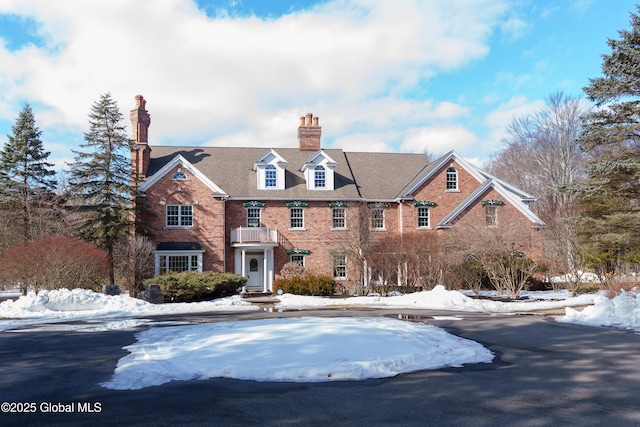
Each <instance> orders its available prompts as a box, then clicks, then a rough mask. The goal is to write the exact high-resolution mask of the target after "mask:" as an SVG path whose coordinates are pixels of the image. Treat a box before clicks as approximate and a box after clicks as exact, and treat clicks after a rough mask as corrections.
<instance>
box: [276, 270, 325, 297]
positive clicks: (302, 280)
mask: <svg viewBox="0 0 640 427" xmlns="http://www.w3.org/2000/svg"><path fill="white" fill-rule="evenodd" d="M273 287H274V290H275V291H276V292H277V291H278V290H282V292H285V293H290V294H296V295H317V296H328V295H333V294H334V293H335V289H336V285H335V282H334V281H333V277H331V276H329V275H326V274H307V275H305V276H293V277H286V278H285V277H282V278H280V279H278V280H276V281H275V283H274V284H273Z"/></svg>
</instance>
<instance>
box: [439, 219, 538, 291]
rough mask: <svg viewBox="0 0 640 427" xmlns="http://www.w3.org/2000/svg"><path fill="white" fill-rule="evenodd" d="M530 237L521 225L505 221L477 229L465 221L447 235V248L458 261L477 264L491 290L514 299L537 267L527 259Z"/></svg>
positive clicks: (476, 224) (477, 225)
mask: <svg viewBox="0 0 640 427" xmlns="http://www.w3.org/2000/svg"><path fill="white" fill-rule="evenodd" d="M524 229H526V228H524ZM533 233H534V231H533V230H532V229H529V231H528V232H523V227H522V226H521V224H518V222H517V221H509V220H508V219H507V218H504V219H502V220H501V221H500V224H499V225H498V226H492V227H487V226H484V225H480V222H479V221H477V218H466V219H463V220H462V221H460V222H459V223H458V224H456V227H455V228H454V229H453V230H451V233H448V234H447V247H448V248H449V250H454V251H456V252H457V255H456V256H458V257H461V258H462V259H464V258H469V257H472V258H473V259H475V260H477V262H478V263H479V264H480V265H481V266H482V269H483V270H484V271H485V272H486V273H487V276H488V277H489V280H490V281H491V284H492V285H493V286H494V287H495V289H496V290H497V291H498V292H499V293H501V294H502V293H505V292H506V293H507V295H508V296H509V298H512V299H515V298H517V297H518V294H519V293H520V291H522V290H523V289H524V288H525V285H526V283H527V281H528V279H529V278H530V277H531V275H532V274H533V273H534V272H535V271H536V268H537V266H538V263H537V262H536V261H533V260H531V259H530V258H529V257H528V256H527V255H528V254H529V253H530V251H531V249H532V247H533V242H534V239H535V236H534V234H533Z"/></svg>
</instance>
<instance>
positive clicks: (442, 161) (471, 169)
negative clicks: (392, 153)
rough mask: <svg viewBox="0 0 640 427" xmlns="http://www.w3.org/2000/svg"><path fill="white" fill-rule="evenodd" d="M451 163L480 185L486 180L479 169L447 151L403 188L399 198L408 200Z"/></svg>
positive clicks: (456, 154)
mask: <svg viewBox="0 0 640 427" xmlns="http://www.w3.org/2000/svg"><path fill="white" fill-rule="evenodd" d="M451 161H455V162H456V163H457V164H459V165H460V166H461V167H462V168H463V169H464V170H465V171H467V172H468V173H469V174H470V175H471V176H472V177H474V178H475V179H476V180H477V181H478V183H482V182H484V181H485V180H486V179H487V177H486V176H485V175H484V174H483V172H482V171H481V170H480V169H478V168H477V167H475V166H473V165H472V164H471V163H469V162H467V161H466V160H464V159H463V158H462V157H460V156H459V155H458V153H456V152H455V151H449V152H448V153H447V154H445V155H444V156H442V157H440V158H439V159H437V160H436V161H434V162H433V163H431V164H430V165H429V168H428V169H427V171H426V173H425V174H424V175H421V176H419V177H418V178H417V180H415V181H414V182H412V183H409V184H408V185H407V187H405V188H406V189H405V190H403V192H402V194H400V197H401V198H410V197H411V195H413V193H415V192H416V191H417V190H418V189H419V188H420V187H422V185H424V183H425V182H427V180H429V178H431V177H432V176H434V175H435V174H436V173H437V172H438V171H440V169H442V168H443V167H444V166H446V165H447V164H448V163H450V162H451Z"/></svg>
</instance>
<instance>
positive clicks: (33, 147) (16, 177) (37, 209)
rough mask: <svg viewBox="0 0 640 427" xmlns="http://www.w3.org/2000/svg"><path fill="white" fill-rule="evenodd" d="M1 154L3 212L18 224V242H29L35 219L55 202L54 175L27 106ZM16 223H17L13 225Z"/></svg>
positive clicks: (0, 193) (0, 182) (0, 186)
mask: <svg viewBox="0 0 640 427" xmlns="http://www.w3.org/2000/svg"><path fill="white" fill-rule="evenodd" d="M11 130H12V134H11V135H7V138H8V140H7V142H6V143H5V145H4V147H3V149H2V151H0V201H1V202H2V209H3V210H4V211H5V213H6V212H10V213H11V217H12V218H13V219H14V222H15V223H17V224H20V225H19V227H20V228H21V230H20V232H19V233H17V234H19V235H20V236H21V239H20V240H31V239H32V238H34V237H37V236H35V235H34V234H37V233H35V232H34V227H35V226H34V224H35V223H36V222H37V221H36V217H37V216H39V215H46V213H45V212H44V210H46V208H47V206H48V205H50V202H52V201H54V200H55V195H54V190H55V187H56V181H55V179H53V178H52V177H53V176H54V175H55V174H56V173H55V172H54V171H53V170H52V169H51V168H52V167H53V164H51V163H48V162H47V159H48V157H49V154H50V153H49V152H47V151H45V150H44V147H43V145H42V141H41V140H40V135H41V134H42V132H41V131H40V130H39V129H38V127H37V126H36V120H35V118H34V116H33V112H32V111H31V107H30V106H29V104H28V103H25V105H24V108H23V109H22V111H21V112H20V114H19V115H18V118H17V119H16V122H15V124H14V125H13V127H12V128H11ZM16 220H17V221H16Z"/></svg>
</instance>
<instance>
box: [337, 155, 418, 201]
mask: <svg viewBox="0 0 640 427" xmlns="http://www.w3.org/2000/svg"><path fill="white" fill-rule="evenodd" d="M345 156H346V158H347V160H348V161H349V165H350V166H351V170H352V172H353V176H355V180H356V182H357V184H358V186H359V188H360V193H361V195H362V197H363V198H364V199H367V200H394V199H396V198H398V197H399V196H400V195H401V192H402V189H404V188H405V187H406V186H407V184H408V183H410V182H413V181H415V180H416V179H417V177H418V176H422V175H424V171H425V170H426V169H427V168H428V167H429V160H428V159H427V156H426V155H424V154H401V153H345Z"/></svg>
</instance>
